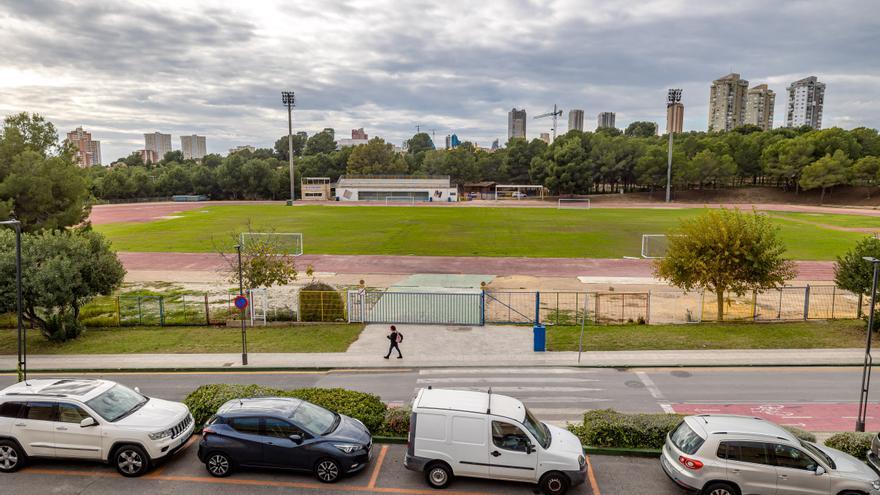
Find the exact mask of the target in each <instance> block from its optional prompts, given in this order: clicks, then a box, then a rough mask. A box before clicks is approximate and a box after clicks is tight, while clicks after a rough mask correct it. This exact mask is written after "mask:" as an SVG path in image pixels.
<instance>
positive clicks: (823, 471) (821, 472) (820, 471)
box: [816, 466, 825, 476]
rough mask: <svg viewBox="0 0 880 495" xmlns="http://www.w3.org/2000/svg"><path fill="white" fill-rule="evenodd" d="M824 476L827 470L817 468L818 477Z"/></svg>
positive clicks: (820, 467)
mask: <svg viewBox="0 0 880 495" xmlns="http://www.w3.org/2000/svg"><path fill="white" fill-rule="evenodd" d="M823 474H825V468H823V467H822V466H816V476H822V475H823Z"/></svg>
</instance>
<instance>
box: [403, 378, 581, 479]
mask: <svg viewBox="0 0 880 495" xmlns="http://www.w3.org/2000/svg"><path fill="white" fill-rule="evenodd" d="M403 464H404V466H406V468H407V469H410V470H413V471H422V472H424V473H425V479H426V480H427V482H428V485H430V486H431V487H433V488H445V487H446V486H448V485H449V483H450V482H451V481H452V478H453V477H454V476H469V477H475V478H491V479H501V480H512V481H524V482H529V483H538V484H539V485H540V487H541V489H542V490H543V491H544V493H546V494H548V495H562V494H563V493H565V492H566V490H568V488H569V487H571V486H575V485H579V484H581V483H583V482H584V479H585V478H586V459H585V458H584V450H583V447H582V446H581V442H580V440H578V438H577V437H576V436H574V435H573V434H571V433H570V432H568V431H566V430H564V429H562V428H558V427H555V426H550V425H547V424H544V423H542V422H540V421H538V420H536V419H535V417H534V416H532V413H530V412H529V410H528V409H526V407H525V406H524V405H523V403H522V402H520V401H519V400H517V399H514V398H512V397H507V396H504V395H498V394H493V393H492V391H491V390H490V391H489V392H488V393H487V392H467V391H461V390H441V389H421V390H420V391H419V393H418V395H417V396H416V398H415V401H414V402H413V412H412V417H411V418H410V426H409V442H408V446H407V452H406V457H405V458H404V462H403Z"/></svg>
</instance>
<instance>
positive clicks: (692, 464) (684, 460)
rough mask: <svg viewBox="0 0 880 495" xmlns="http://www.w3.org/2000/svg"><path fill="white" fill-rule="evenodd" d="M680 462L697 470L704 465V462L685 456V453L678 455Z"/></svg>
mask: <svg viewBox="0 0 880 495" xmlns="http://www.w3.org/2000/svg"><path fill="white" fill-rule="evenodd" d="M678 462H680V463H681V465H682V466H684V467H686V468H688V469H693V470H695V471H696V470H697V469H700V468H701V467H703V463H702V462H700V461H698V460H696V459H691V458H690V457H685V456H683V455H680V456H678Z"/></svg>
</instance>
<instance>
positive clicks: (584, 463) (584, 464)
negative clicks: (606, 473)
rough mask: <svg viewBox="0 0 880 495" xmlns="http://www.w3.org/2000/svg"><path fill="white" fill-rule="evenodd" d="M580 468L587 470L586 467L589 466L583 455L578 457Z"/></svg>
mask: <svg viewBox="0 0 880 495" xmlns="http://www.w3.org/2000/svg"><path fill="white" fill-rule="evenodd" d="M578 466H579V467H580V468H581V469H583V468H585V467H586V466H587V459H586V458H584V456H582V455H579V456H578Z"/></svg>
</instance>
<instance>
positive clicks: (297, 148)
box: [275, 134, 335, 162]
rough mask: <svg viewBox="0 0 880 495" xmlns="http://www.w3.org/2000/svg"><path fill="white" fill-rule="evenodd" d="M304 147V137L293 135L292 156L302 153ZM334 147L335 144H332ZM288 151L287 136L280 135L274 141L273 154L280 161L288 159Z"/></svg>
mask: <svg viewBox="0 0 880 495" xmlns="http://www.w3.org/2000/svg"><path fill="white" fill-rule="evenodd" d="M305 147H306V137H305V136H303V135H301V134H294V135H293V156H300V155H302V154H303V150H304V149H305ZM334 148H335V146H334ZM289 151H290V149H289V147H288V145H287V136H281V137H280V138H279V139H278V141H275V156H277V157H278V159H279V160H281V161H285V162H286V161H287V160H289V159H290V157H289V155H288V152H289Z"/></svg>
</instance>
